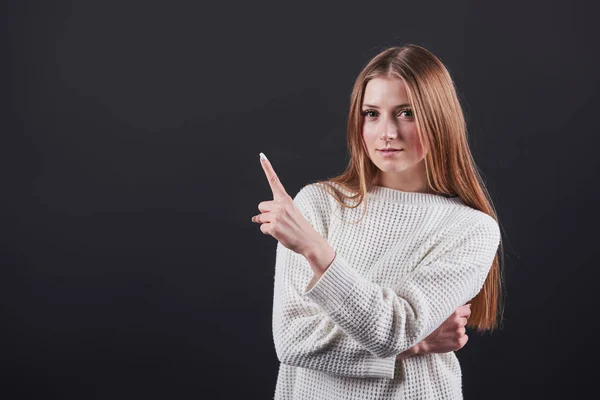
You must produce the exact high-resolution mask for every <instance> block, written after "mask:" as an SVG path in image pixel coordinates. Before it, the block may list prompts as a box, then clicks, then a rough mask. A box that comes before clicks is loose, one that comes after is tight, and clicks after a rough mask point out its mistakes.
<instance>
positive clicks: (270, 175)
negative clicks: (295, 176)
mask: <svg viewBox="0 0 600 400" xmlns="http://www.w3.org/2000/svg"><path fill="white" fill-rule="evenodd" d="M260 156H261V157H260V159H261V161H260V165H262V167H263V170H264V171H265V175H267V179H268V181H269V186H271V191H272V192H273V199H275V200H277V199H279V198H281V197H284V196H287V195H288V194H287V192H286V191H285V188H284V187H283V184H282V183H281V181H280V180H279V177H278V176H277V174H276V173H275V170H274V169H273V166H272V165H271V162H270V161H269V160H268V159H267V157H266V156H265V155H264V154H263V153H260Z"/></svg>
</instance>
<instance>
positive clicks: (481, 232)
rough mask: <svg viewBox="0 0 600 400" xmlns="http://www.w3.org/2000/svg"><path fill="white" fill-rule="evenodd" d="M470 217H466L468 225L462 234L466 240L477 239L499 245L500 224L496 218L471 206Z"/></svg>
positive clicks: (479, 241)
mask: <svg viewBox="0 0 600 400" xmlns="http://www.w3.org/2000/svg"><path fill="white" fill-rule="evenodd" d="M468 215H469V217H468V218H465V222H466V226H464V227H463V229H462V232H463V234H462V235H461V236H462V238H463V239H464V240H467V241H475V242H478V243H480V244H485V245H487V244H489V245H490V246H493V247H497V246H498V244H499V243H500V239H501V234H500V226H499V224H498V222H497V221H496V219H494V217H492V216H491V215H489V214H486V213H485V212H483V211H480V210H476V209H473V208H470V211H469V213H468Z"/></svg>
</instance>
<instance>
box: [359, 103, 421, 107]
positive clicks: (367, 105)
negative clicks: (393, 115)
mask: <svg viewBox="0 0 600 400" xmlns="http://www.w3.org/2000/svg"><path fill="white" fill-rule="evenodd" d="M363 107H371V108H379V107H377V106H374V105H371V104H363ZM400 107H410V104H408V103H404V104H400V105H397V106H396V107H394V108H400Z"/></svg>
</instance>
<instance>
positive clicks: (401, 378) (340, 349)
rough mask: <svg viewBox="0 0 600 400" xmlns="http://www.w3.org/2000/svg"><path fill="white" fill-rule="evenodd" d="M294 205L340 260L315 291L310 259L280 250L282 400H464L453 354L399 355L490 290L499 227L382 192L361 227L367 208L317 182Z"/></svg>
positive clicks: (454, 206) (473, 214)
mask: <svg viewBox="0 0 600 400" xmlns="http://www.w3.org/2000/svg"><path fill="white" fill-rule="evenodd" d="M338 187H340V186H338ZM346 193H348V192H346ZM294 204H295V205H296V207H297V208H298V210H299V211H300V212H301V213H302V214H303V215H304V217H305V218H306V219H307V220H308V221H309V222H310V223H311V225H312V226H313V227H314V228H315V229H316V230H317V231H318V232H319V233H320V234H321V235H322V236H323V237H324V238H325V239H327V241H328V243H329V244H330V245H331V247H332V248H333V249H334V250H335V252H336V256H335V258H334V260H333V262H332V264H331V265H330V266H329V268H328V269H327V271H326V272H325V273H324V274H323V275H322V276H321V278H320V279H319V280H318V281H317V282H316V283H315V284H314V286H313V287H312V288H310V290H308V291H306V289H307V287H308V285H309V283H310V281H311V280H312V277H313V272H312V269H311V267H310V265H309V263H308V261H307V260H306V259H305V258H304V257H303V256H301V255H300V254H297V253H295V252H293V251H291V250H289V249H287V248H286V247H284V246H283V245H282V244H281V243H278V244H277V250H276V262H275V287H274V296H273V339H274V344H275V350H276V353H277V357H278V359H279V361H280V366H279V374H278V377H277V384H276V388H275V396H274V398H275V399H276V400H288V399H289V400H292V399H294V400H313V399H315V400H318V399H323V400H336V399H339V400H350V399H360V400H367V399H419V400H423V399H444V400H448V399H462V381H461V369H460V365H459V362H458V359H457V357H456V355H455V354H454V352H449V353H433V354H424V355H416V356H412V357H409V358H406V359H403V360H396V356H397V355H398V354H399V353H402V352H403V351H405V350H407V349H409V348H410V347H412V346H413V345H415V344H416V343H418V342H420V341H421V340H423V339H424V338H425V337H426V336H428V335H429V334H430V333H431V332H433V331H434V330H435V329H436V328H437V327H438V326H440V325H441V324H442V323H443V322H444V321H445V320H446V319H447V318H448V317H449V316H450V315H451V314H452V313H453V312H454V311H455V310H456V308H458V307H459V306H461V305H463V304H465V303H467V302H469V300H470V299H472V298H473V297H474V296H475V295H476V294H477V293H478V292H479V291H480V290H481V288H482V286H483V282H484V281H485V278H486V276H487V274H488V272H489V270H490V267H491V265H492V262H493V260H494V256H495V255H496V251H497V249H498V245H499V241H500V230H499V227H498V224H497V223H496V221H495V220H494V219H493V218H492V217H491V216H489V215H487V214H485V213H483V212H481V211H479V210H475V209H473V208H471V207H468V206H466V205H465V204H464V203H463V202H462V201H461V200H460V199H459V198H458V197H444V196H440V195H435V194H425V193H415V192H404V191H400V190H395V189H390V188H385V187H381V186H375V187H373V188H372V189H371V190H370V191H369V193H368V208H367V214H366V215H365V217H364V218H363V220H362V221H361V222H360V223H354V224H352V222H353V221H357V220H358V219H359V218H360V215H361V213H362V211H363V207H364V205H362V204H361V206H359V207H357V208H354V209H349V208H342V207H341V206H340V205H339V204H338V203H337V201H335V199H334V198H333V197H332V196H331V195H330V194H329V193H327V192H326V191H325V189H323V188H322V187H321V186H319V185H317V184H309V185H306V186H304V187H303V188H302V189H301V190H300V191H299V192H298V194H297V195H296V196H295V197H294Z"/></svg>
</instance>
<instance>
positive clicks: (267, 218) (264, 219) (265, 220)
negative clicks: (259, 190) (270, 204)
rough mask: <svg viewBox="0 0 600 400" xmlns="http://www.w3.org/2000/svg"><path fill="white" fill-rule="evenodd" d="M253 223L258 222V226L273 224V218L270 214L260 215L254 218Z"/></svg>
mask: <svg viewBox="0 0 600 400" xmlns="http://www.w3.org/2000/svg"><path fill="white" fill-rule="evenodd" d="M252 222H256V223H257V224H265V223H268V222H271V216H270V215H269V213H266V214H258V215H255V216H254V217H252Z"/></svg>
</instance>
